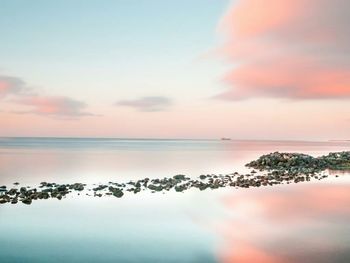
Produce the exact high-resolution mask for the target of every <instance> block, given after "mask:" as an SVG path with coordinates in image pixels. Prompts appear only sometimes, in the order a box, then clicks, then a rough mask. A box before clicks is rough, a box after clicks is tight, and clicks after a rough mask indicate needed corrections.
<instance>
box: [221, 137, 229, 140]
mask: <svg viewBox="0 0 350 263" xmlns="http://www.w3.org/2000/svg"><path fill="white" fill-rule="evenodd" d="M221 140H222V141H230V140H231V138H226V137H223V138H221Z"/></svg>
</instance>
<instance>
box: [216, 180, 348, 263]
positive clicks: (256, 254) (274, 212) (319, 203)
mask: <svg viewBox="0 0 350 263" xmlns="http://www.w3.org/2000/svg"><path fill="white" fill-rule="evenodd" d="M223 203H224V205H225V207H226V209H229V211H230V213H232V217H231V218H230V220H227V221H226V222H224V223H223V224H219V225H218V229H219V232H220V233H221V234H222V236H223V237H224V240H225V245H224V246H223V247H222V248H221V249H220V250H219V258H220V261H221V262H225V263H231V262H266V263H275V262H346V261H344V259H346V258H349V257H350V253H349V251H350V250H349V249H350V245H349V243H348V242H347V241H348V236H349V234H350V233H349V228H348V221H349V219H350V206H349V205H348V204H349V203H350V185H349V184H347V185H331V184H317V185H315V184H308V185H297V186H296V185H293V186H280V187H274V188H267V189H266V188H265V189H264V188H261V189H253V190H247V191H239V193H238V194H237V193H234V194H232V195H231V196H228V197H226V198H225V199H224V200H223ZM346 244H347V245H346Z"/></svg>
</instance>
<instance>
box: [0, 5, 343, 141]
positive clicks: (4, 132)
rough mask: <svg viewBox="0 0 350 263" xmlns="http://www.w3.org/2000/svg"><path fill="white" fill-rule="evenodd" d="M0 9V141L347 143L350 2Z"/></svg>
mask: <svg viewBox="0 0 350 263" xmlns="http://www.w3.org/2000/svg"><path fill="white" fill-rule="evenodd" d="M0 4H1V8H0V36H1V38H0V40H1V41H0V136H55V137H61V136H62V137H118V138H196V139H200V138H209V139H216V138H221V137H230V138H233V139H272V140H274V139H275V140H279V139H288V140H329V139H334V140H336V139H350V136H349V134H350V106H349V102H350V55H349V54H350V52H349V51H350V50H349V47H350V37H349V36H350V30H349V27H348V26H347V25H348V23H349V18H348V15H347V11H348V10H349V8H350V4H349V2H348V0H293V1H291V0H264V1H263V0H235V1H229V0H216V1H212V0H191V1H188V0H176V1H170V0H169V1H164V0H99V1H97V0H75V1H70V0H60V1H46V0H33V1H26V0H1V2H0ZM266 6H269V8H266Z"/></svg>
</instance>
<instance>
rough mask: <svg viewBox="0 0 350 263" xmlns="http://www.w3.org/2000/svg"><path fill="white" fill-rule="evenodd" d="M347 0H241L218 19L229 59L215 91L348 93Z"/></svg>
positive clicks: (311, 95)
mask: <svg viewBox="0 0 350 263" xmlns="http://www.w3.org/2000/svg"><path fill="white" fill-rule="evenodd" d="M349 9H350V2H349V1H348V0H294V1H290V0H240V1H239V2H238V3H237V4H235V5H233V6H232V7H231V8H230V10H229V11H228V12H227V14H226V15H225V16H224V18H223V19H222V21H221V24H220V29H221V31H222V32H223V33H224V34H225V36H226V37H227V39H226V43H225V45H224V46H223V47H222V53H223V55H224V56H225V57H226V58H227V59H228V61H229V62H230V63H232V64H233V65H234V66H233V69H232V70H230V71H229V72H228V73H227V74H226V76H225V78H224V81H225V82H226V83H228V84H229V85H230V88H229V89H228V90H227V91H225V92H224V93H222V94H219V95H218V97H219V98H221V99H228V100H236V99H244V98H249V97H285V98H293V99H325V98H350V55H349V54H350V29H349V27H348V22H349V19H348V10H349Z"/></svg>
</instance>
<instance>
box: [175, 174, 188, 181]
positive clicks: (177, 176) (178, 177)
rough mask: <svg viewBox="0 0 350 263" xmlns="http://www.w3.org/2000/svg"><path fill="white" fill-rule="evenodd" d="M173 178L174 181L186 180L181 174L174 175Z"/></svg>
mask: <svg viewBox="0 0 350 263" xmlns="http://www.w3.org/2000/svg"><path fill="white" fill-rule="evenodd" d="M173 178H174V179H176V180H180V181H184V180H186V176H185V175H183V174H177V175H174V176H173Z"/></svg>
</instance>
